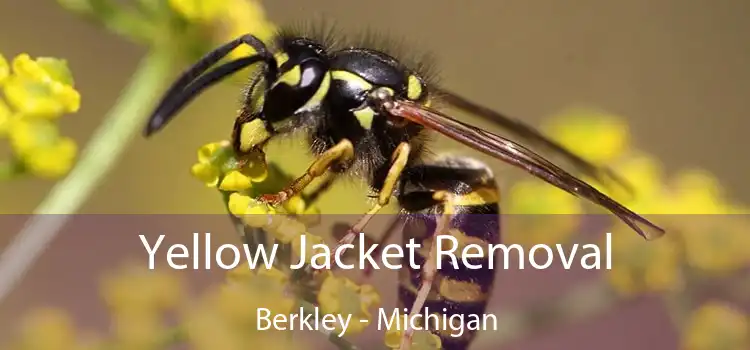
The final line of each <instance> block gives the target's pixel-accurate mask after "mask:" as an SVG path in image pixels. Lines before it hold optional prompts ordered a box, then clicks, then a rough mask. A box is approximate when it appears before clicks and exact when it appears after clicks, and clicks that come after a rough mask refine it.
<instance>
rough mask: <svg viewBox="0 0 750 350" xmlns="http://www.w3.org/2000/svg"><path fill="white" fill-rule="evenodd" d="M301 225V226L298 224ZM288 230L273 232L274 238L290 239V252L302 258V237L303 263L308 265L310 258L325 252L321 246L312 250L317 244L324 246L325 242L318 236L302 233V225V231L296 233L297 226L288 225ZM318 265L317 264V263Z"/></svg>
mask: <svg viewBox="0 0 750 350" xmlns="http://www.w3.org/2000/svg"><path fill="white" fill-rule="evenodd" d="M287 222H290V221H287ZM300 225H301V224H300ZM288 227H289V228H288V229H286V230H284V231H281V232H278V233H276V232H274V237H275V238H277V239H279V238H281V239H287V238H288V237H292V240H291V243H292V251H293V252H294V254H296V255H297V256H302V254H303V251H302V249H303V247H302V237H303V236H304V238H305V246H304V254H305V262H306V263H308V264H309V263H310V262H311V261H312V258H313V256H314V255H316V254H321V253H323V252H325V250H323V248H321V247H322V246H318V247H317V248H313V246H315V245H318V244H323V245H325V241H324V240H323V238H322V237H320V236H318V235H314V234H312V233H306V232H305V231H304V225H302V231H298V228H299V226H297V225H294V226H292V225H289V226H288ZM274 231H280V230H274ZM316 262H318V259H316ZM318 263H319V262H318Z"/></svg>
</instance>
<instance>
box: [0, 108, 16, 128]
mask: <svg viewBox="0 0 750 350" xmlns="http://www.w3.org/2000/svg"><path fill="white" fill-rule="evenodd" d="M13 119H14V118H13V111H11V110H10V107H8V105H7V104H6V103H5V101H3V100H2V99H0V136H5V135H6V134H7V133H8V129H9V128H10V124H11V122H12V121H13Z"/></svg>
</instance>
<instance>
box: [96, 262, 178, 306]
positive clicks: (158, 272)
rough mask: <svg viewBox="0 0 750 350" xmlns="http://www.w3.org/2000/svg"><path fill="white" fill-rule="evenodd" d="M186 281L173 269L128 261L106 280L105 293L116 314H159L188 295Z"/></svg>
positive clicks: (104, 282) (106, 299)
mask: <svg viewBox="0 0 750 350" xmlns="http://www.w3.org/2000/svg"><path fill="white" fill-rule="evenodd" d="M183 287H184V286H183V282H182V280H181V279H179V278H178V276H176V275H175V274H174V273H171V270H169V269H167V268H164V269H154V270H148V269H146V268H145V267H142V266H140V265H135V264H127V265H125V266H123V267H122V268H120V269H118V270H117V271H115V272H113V273H112V274H109V275H107V276H106V277H105V278H104V279H103V281H102V287H101V290H102V295H103V297H104V300H105V301H106V302H107V305H108V306H109V308H110V309H111V310H112V311H113V312H114V313H115V314H117V313H125V312H127V313H134V312H145V313H150V314H156V313H158V312H160V311H163V310H170V309H173V308H175V307H176V306H177V305H179V304H180V303H181V302H182V301H183V300H184V298H185V295H184V294H183V293H184V288H183Z"/></svg>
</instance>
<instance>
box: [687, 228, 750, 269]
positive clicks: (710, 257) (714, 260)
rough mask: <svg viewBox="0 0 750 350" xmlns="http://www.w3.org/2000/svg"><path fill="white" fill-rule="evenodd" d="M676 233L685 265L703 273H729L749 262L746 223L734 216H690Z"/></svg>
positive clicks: (749, 240) (749, 243)
mask: <svg viewBox="0 0 750 350" xmlns="http://www.w3.org/2000/svg"><path fill="white" fill-rule="evenodd" d="M681 227H683V229H682V231H679V232H678V233H679V234H680V236H681V238H682V239H683V241H684V245H685V258H686V260H687V263H688V264H689V265H690V266H692V267H694V268H697V269H700V270H703V271H707V272H730V271H735V270H737V269H742V268H744V267H746V266H747V263H748V262H750V254H748V252H749V251H750V236H748V228H750V223H748V221H747V220H746V219H745V218H744V217H742V216H735V215H721V216H713V215H692V216H689V217H686V218H683V222H682V225H681Z"/></svg>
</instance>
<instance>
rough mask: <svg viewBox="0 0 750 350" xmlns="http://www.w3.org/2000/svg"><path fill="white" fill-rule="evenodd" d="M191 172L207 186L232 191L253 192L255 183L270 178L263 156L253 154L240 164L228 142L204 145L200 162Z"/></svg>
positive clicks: (199, 152)
mask: <svg viewBox="0 0 750 350" xmlns="http://www.w3.org/2000/svg"><path fill="white" fill-rule="evenodd" d="M190 172H191V173H192V174H193V176H195V177H196V178H197V179H199V180H201V181H202V182H204V183H205V184H206V186H208V187H218V188H219V189H220V190H222V191H228V192H237V191H246V190H249V189H250V188H251V187H252V186H253V183H257V182H262V181H264V180H265V179H266V177H267V176H268V168H267V166H266V163H265V159H264V156H263V154H262V153H260V152H258V153H253V154H250V155H248V156H246V157H245V158H243V159H242V161H239V160H237V159H236V158H235V157H234V152H232V148H231V144H230V143H229V142H228V141H222V142H211V143H208V144H206V145H203V146H201V147H200V148H199V149H198V162H197V163H195V164H193V166H192V167H191V168H190Z"/></svg>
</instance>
